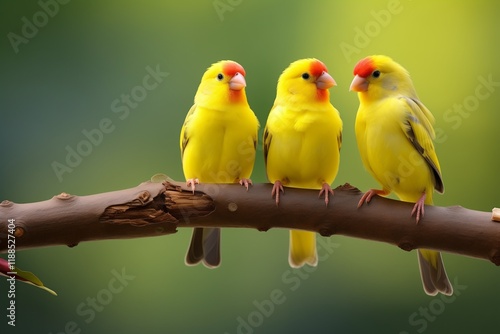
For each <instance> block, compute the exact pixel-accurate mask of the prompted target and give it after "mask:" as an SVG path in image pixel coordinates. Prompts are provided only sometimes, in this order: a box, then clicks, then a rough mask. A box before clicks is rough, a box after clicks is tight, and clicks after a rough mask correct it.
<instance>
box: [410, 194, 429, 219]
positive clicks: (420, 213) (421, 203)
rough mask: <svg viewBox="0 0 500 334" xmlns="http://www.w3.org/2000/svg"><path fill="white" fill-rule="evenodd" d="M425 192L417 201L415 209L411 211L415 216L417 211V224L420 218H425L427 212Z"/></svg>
mask: <svg viewBox="0 0 500 334" xmlns="http://www.w3.org/2000/svg"><path fill="white" fill-rule="evenodd" d="M425 197H426V195H425V192H424V193H423V194H422V196H420V198H419V200H418V201H417V203H415V206H414V207H413V210H412V211H411V215H412V216H413V214H415V213H416V219H417V224H418V222H419V220H420V218H423V217H424V213H425Z"/></svg>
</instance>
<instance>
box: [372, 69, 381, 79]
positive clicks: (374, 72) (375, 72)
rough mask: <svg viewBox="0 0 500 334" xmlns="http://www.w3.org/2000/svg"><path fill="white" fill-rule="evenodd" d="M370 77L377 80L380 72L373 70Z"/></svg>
mask: <svg viewBox="0 0 500 334" xmlns="http://www.w3.org/2000/svg"><path fill="white" fill-rule="evenodd" d="M372 75H373V77H374V78H378V77H379V76H380V71H379V70H375V71H373V73H372Z"/></svg>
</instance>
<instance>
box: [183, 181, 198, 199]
mask: <svg viewBox="0 0 500 334" xmlns="http://www.w3.org/2000/svg"><path fill="white" fill-rule="evenodd" d="M197 184H200V180H198V179H188V180H187V181H186V186H187V187H191V190H192V191H193V195H194V189H195V187H196V185H197Z"/></svg>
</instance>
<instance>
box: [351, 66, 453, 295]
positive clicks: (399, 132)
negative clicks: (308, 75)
mask: <svg viewBox="0 0 500 334" xmlns="http://www.w3.org/2000/svg"><path fill="white" fill-rule="evenodd" d="M358 64H361V65H360V67H361V68H359V69H358V67H357V69H356V70H355V75H357V77H356V78H355V79H354V80H353V84H352V85H351V88H352V87H353V86H354V89H355V90H357V91H358V92H359V93H358V97H359V100H360V105H359V109H358V113H357V116H356V125H355V131H356V139H357V142H358V148H359V152H360V154H361V159H362V161H363V164H364V165H365V167H366V169H367V170H368V171H369V172H370V173H371V174H372V176H373V177H374V178H375V179H376V180H377V181H378V182H379V183H380V184H381V185H382V187H383V190H384V192H385V193H389V192H391V191H393V192H395V193H396V195H397V196H398V197H399V198H400V199H401V200H403V201H407V202H413V203H415V202H417V201H419V199H420V198H421V197H422V195H423V194H425V196H426V197H425V204H429V205H431V204H432V195H433V191H434V189H436V190H437V191H439V192H443V191H444V186H443V180H442V177H441V169H440V165H439V161H438V159H437V155H436V152H435V149H434V144H433V142H432V139H433V138H434V129H433V128H432V124H433V122H434V117H433V116H432V114H431V113H430V111H429V110H428V109H427V108H426V107H425V106H424V104H423V103H422V102H420V100H419V99H418V97H417V94H416V92H415V89H414V87H413V83H412V81H411V79H410V76H409V74H408V72H407V71H406V70H405V69H404V68H403V67H402V66H401V65H399V64H398V63H396V62H394V61H393V60H392V59H390V58H389V57H386V56H371V57H367V58H365V59H363V60H362V61H360V62H359V63H358ZM365 66H370V67H369V68H366V67H365ZM357 70H359V73H356V71H357ZM418 254H419V263H420V269H421V275H422V282H423V285H424V289H425V291H426V293H428V294H430V295H435V294H436V293H437V292H438V291H439V292H441V293H444V294H451V293H452V292H453V288H452V287H451V284H450V282H449V280H448V277H447V276H446V271H445V269H444V265H443V263H442V260H441V255H440V253H439V252H436V251H431V250H419V251H418Z"/></svg>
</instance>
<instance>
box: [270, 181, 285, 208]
mask: <svg viewBox="0 0 500 334" xmlns="http://www.w3.org/2000/svg"><path fill="white" fill-rule="evenodd" d="M280 191H281V192H283V194H284V193H285V190H284V189H283V184H282V183H281V181H279V180H277V181H276V182H274V185H273V190H272V192H271V196H272V197H274V196H276V206H278V204H279V203H280Z"/></svg>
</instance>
